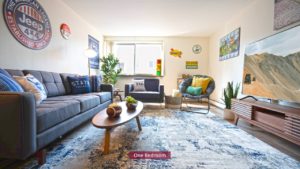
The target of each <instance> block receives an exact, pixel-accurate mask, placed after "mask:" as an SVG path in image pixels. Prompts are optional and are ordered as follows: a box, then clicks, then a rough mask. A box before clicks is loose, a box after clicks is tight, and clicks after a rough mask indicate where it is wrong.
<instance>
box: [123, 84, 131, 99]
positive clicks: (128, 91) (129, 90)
mask: <svg viewBox="0 0 300 169" xmlns="http://www.w3.org/2000/svg"><path fill="white" fill-rule="evenodd" d="M132 90H133V84H132V83H128V84H125V97H127V96H129V93H130V92H131V91H132Z"/></svg>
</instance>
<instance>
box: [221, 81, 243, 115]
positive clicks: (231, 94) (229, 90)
mask: <svg viewBox="0 0 300 169" xmlns="http://www.w3.org/2000/svg"><path fill="white" fill-rule="evenodd" d="M239 90H240V83H237V84H236V85H235V86H234V85H233V82H228V83H227V87H226V88H225V89H224V92H223V95H224V99H223V101H224V103H225V109H224V114H223V118H224V119H227V120H232V119H234V114H233V113H232V112H231V99H232V98H237V95H238V92H239Z"/></svg>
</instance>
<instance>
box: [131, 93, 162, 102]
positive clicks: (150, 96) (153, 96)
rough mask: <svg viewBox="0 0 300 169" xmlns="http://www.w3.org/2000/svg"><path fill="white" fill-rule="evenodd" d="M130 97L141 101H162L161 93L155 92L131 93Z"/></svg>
mask: <svg viewBox="0 0 300 169" xmlns="http://www.w3.org/2000/svg"><path fill="white" fill-rule="evenodd" d="M129 95H130V96H132V97H134V98H135V99H137V100H139V99H140V98H141V99H160V94H159V92H153V91H143V92H135V91H134V92H130V93H129Z"/></svg>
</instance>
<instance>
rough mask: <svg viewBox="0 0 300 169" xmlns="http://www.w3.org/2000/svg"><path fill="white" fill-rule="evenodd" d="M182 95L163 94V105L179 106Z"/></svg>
mask: <svg viewBox="0 0 300 169" xmlns="http://www.w3.org/2000/svg"><path fill="white" fill-rule="evenodd" d="M181 102H182V97H172V96H165V107H166V108H171V109H179V108H180V107H181Z"/></svg>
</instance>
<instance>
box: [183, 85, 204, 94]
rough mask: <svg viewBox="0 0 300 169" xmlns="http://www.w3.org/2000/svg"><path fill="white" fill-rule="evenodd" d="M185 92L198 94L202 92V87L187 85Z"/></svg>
mask: <svg viewBox="0 0 300 169" xmlns="http://www.w3.org/2000/svg"><path fill="white" fill-rule="evenodd" d="M186 92H187V93H188V94H191V95H193V96H199V95H200V94H201V93H202V88H201V87H193V86H189V87H188V88H187V89H186Z"/></svg>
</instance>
